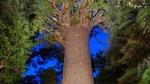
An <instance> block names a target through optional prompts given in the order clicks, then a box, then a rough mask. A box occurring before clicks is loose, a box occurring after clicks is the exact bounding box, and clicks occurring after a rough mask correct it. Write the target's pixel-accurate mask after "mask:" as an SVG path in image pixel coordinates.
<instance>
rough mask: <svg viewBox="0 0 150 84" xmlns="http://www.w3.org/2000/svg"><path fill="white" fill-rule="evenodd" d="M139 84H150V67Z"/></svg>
mask: <svg viewBox="0 0 150 84" xmlns="http://www.w3.org/2000/svg"><path fill="white" fill-rule="evenodd" d="M139 84H150V67H148V68H147V69H146V70H145V72H144V74H143V76H142V79H141V80H140V82H139Z"/></svg>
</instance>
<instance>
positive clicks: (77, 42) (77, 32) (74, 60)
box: [62, 25, 94, 84]
mask: <svg viewBox="0 0 150 84" xmlns="http://www.w3.org/2000/svg"><path fill="white" fill-rule="evenodd" d="M86 27H87V28H86ZM86 27H82V26H80V25H78V26H75V27H73V28H70V29H69V30H68V31H67V32H66V36H65V58H64V69H63V80H62V84H94V82H93V77H92V68H91V60H90V55H89V48H88V37H89V32H90V29H89V28H88V25H86Z"/></svg>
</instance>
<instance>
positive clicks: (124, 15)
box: [103, 0, 150, 84]
mask: <svg viewBox="0 0 150 84" xmlns="http://www.w3.org/2000/svg"><path fill="white" fill-rule="evenodd" d="M121 1H122V2H121V3H120V5H119V6H117V4H118V3H115V2H114V3H112V4H111V5H110V11H109V14H110V15H109V17H110V19H109V20H111V21H112V24H111V28H112V38H111V49H110V51H109V52H108V54H107V55H106V56H107V57H106V64H107V66H106V68H105V72H109V74H111V73H114V72H115V71H117V72H121V73H118V74H117V75H116V74H112V75H111V77H110V76H109V79H113V80H116V81H117V82H116V81H113V80H112V82H113V83H114V84H137V83H138V82H139V80H140V79H141V78H142V76H143V73H144V71H145V70H146V68H147V67H148V66H149V64H147V65H144V66H143V65H141V64H144V63H145V62H147V61H146V60H145V59H147V58H148V57H149V55H150V52H149V49H150V46H149V45H150V38H149V37H150V32H149V26H150V23H149V19H148V17H149V14H150V9H149V6H148V5H145V6H142V7H140V8H138V7H137V8H135V7H130V6H128V0H127V1H123V0H121ZM148 61H149V60H148ZM144 74H145V73H144ZM146 74H147V73H146ZM103 75H104V74H103ZM105 75H107V73H105ZM112 77H113V78H112ZM147 80H148V81H149V79H147ZM113 83H112V84H113ZM141 84H145V83H141Z"/></svg>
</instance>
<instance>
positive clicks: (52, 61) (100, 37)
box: [22, 26, 109, 84]
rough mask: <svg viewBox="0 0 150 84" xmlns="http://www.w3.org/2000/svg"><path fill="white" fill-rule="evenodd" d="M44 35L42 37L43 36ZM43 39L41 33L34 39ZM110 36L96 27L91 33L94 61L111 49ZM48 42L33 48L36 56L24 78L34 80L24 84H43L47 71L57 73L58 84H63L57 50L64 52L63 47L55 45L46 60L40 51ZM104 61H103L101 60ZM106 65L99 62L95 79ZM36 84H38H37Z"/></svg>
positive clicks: (91, 51)
mask: <svg viewBox="0 0 150 84" xmlns="http://www.w3.org/2000/svg"><path fill="white" fill-rule="evenodd" d="M41 35H42V36H41ZM41 38H43V33H39V34H38V35H36V36H35V37H34V39H36V40H37V39H41ZM108 40H109V34H107V33H106V32H104V31H103V29H101V28H99V27H98V26H95V27H94V28H93V30H92V31H91V34H90V37H89V48H90V54H91V58H92V60H96V59H98V60H99V57H98V56H100V55H97V53H99V51H102V53H103V52H105V51H107V49H108V48H109V43H108ZM47 45H48V42H45V43H41V44H37V45H35V46H33V47H32V48H31V51H32V53H36V54H33V55H34V56H33V57H31V58H30V62H29V63H28V64H27V65H26V70H25V72H24V73H23V74H22V77H23V78H27V77H30V76H32V80H28V78H27V79H26V80H25V81H24V84H28V83H29V82H30V84H42V82H41V81H42V80H41V78H40V74H41V73H42V72H43V71H44V70H47V69H52V70H54V71H55V72H56V81H57V84H61V80H62V70H63V63H62V61H60V60H59V59H58V58H59V56H57V55H58V53H57V52H56V49H61V51H63V48H62V46H61V45H60V44H59V43H55V44H53V46H52V47H53V48H52V49H50V50H49V51H48V52H47V53H48V56H47V58H44V57H43V56H41V55H40V53H39V52H40V51H41V50H42V49H44V48H46V47H47ZM100 61H102V60H100ZM103 66H104V64H103V63H102V62H99V65H98V66H96V67H94V69H93V77H94V78H96V77H97V76H98V75H99V74H100V68H101V67H103ZM35 82H36V83H35Z"/></svg>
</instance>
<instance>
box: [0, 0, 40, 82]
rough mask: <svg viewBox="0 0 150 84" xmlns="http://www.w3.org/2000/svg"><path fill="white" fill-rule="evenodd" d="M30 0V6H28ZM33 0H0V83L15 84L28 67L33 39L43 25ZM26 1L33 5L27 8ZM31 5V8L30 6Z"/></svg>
mask: <svg viewBox="0 0 150 84" xmlns="http://www.w3.org/2000/svg"><path fill="white" fill-rule="evenodd" d="M29 3H30V5H29ZM33 3H34V4H35V2H32V1H31V0H26V1H25V0H15V1H14V0H2V1H1V2H0V9H1V12H0V43H1V45H0V64H1V65H3V66H4V67H3V68H0V83H2V84H16V83H18V81H19V80H20V75H21V73H22V71H23V70H24V68H25V62H26V60H27V58H28V55H29V52H28V51H29V48H31V46H32V45H33V42H32V40H31V39H30V38H31V37H32V36H33V35H34V33H35V32H36V31H39V29H40V28H41V27H42V24H41V22H40V20H38V18H37V17H36V16H38V15H39V14H40V13H39V14H38V13H37V12H36V11H35V10H36V8H37V7H36V6H34V5H33ZM27 4H28V5H29V6H31V7H29V8H28V7H27ZM30 8H31V9H30ZM33 9H34V10H33Z"/></svg>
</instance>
